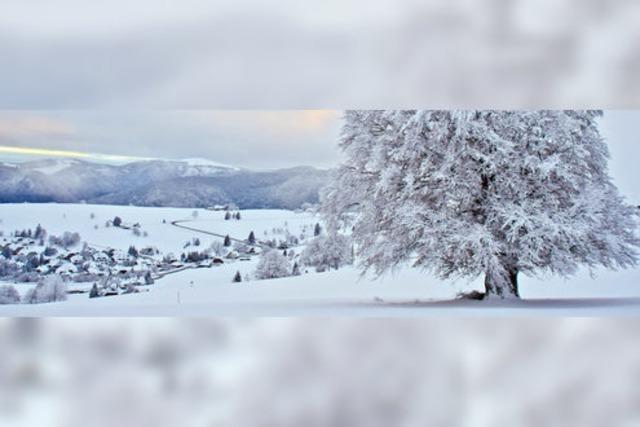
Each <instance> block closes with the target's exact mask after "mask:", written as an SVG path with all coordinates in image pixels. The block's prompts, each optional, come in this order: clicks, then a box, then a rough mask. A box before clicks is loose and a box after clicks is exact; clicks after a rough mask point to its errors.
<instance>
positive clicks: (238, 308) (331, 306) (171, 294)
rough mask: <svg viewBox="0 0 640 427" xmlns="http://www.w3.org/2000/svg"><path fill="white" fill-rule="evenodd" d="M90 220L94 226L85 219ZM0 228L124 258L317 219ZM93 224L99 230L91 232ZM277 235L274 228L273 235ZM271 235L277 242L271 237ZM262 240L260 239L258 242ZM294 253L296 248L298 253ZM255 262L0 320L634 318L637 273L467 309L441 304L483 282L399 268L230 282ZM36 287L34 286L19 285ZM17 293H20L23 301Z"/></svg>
mask: <svg viewBox="0 0 640 427" xmlns="http://www.w3.org/2000/svg"><path fill="white" fill-rule="evenodd" d="M91 214H93V218H92V217H91V216H92V215H91ZM116 215H117V216H120V217H121V218H122V219H123V221H125V222H127V223H140V225H141V228H142V230H144V231H146V232H147V233H148V236H147V237H143V236H134V235H133V234H132V233H131V231H129V230H123V229H120V228H114V227H105V226H104V225H105V223H106V221H107V220H110V219H113V217H114V216H116ZM0 220H1V221H2V222H0V230H2V231H4V233H5V235H6V234H7V233H9V232H11V231H13V230H15V229H23V228H34V227H35V226H36V225H37V224H41V225H42V226H43V227H44V228H46V229H47V230H48V231H49V233H50V234H60V233H62V232H64V231H77V232H79V233H80V235H81V237H82V240H83V241H86V242H88V243H89V244H91V245H94V246H98V247H113V248H117V249H122V250H126V249H127V248H128V247H129V246H130V245H132V244H133V245H136V246H149V245H151V246H156V247H157V248H158V249H159V250H160V251H162V252H164V253H168V252H173V253H176V254H178V253H180V252H181V251H183V245H184V243H185V242H187V241H189V240H192V239H193V238H195V237H197V238H199V239H200V240H201V242H202V244H201V245H202V247H208V246H209V245H210V244H211V243H213V242H214V241H220V240H221V239H220V238H219V237H215V236H211V235H207V234H203V233H198V232H195V231H190V230H185V229H181V228H178V227H175V226H174V225H172V224H171V222H172V221H175V220H188V221H189V222H188V223H185V225H188V226H190V227H194V228H198V229H201V230H206V231H210V232H213V233H216V234H221V235H225V234H229V235H230V236H231V237H233V238H237V239H245V238H246V237H247V236H248V234H249V233H250V232H251V231H254V232H255V235H256V237H257V238H258V239H267V238H272V237H276V236H277V235H278V233H281V231H282V230H284V229H288V230H289V231H290V232H291V233H293V234H299V233H300V232H301V231H302V230H304V229H305V227H306V229H307V230H309V229H310V228H311V227H312V226H313V225H314V224H315V223H316V222H317V221H318V218H317V217H315V216H314V215H312V214H309V213H295V212H292V211H283V210H247V211H242V219H241V220H240V221H235V220H230V221H225V220H224V212H216V211H206V210H198V215H197V217H196V218H194V216H193V209H174V208H142V207H132V206H104V205H101V206H98V205H62V204H13V205H0ZM96 225H97V228H96ZM274 229H275V230H274ZM274 231H275V234H274ZM265 232H266V234H265ZM295 250H296V251H298V252H299V250H300V248H298V249H295ZM257 262H258V257H252V259H251V260H250V261H227V262H225V264H224V265H222V266H220V267H213V268H202V269H188V270H185V271H181V272H177V273H173V274H169V275H167V276H165V277H163V278H161V279H159V280H157V281H156V283H155V284H154V285H152V286H149V287H148V288H149V290H148V292H141V293H137V294H131V295H119V296H114V297H108V298H95V299H89V298H88V297H87V294H77V295H69V299H68V300H67V301H65V302H57V303H49V304H35V305H28V304H20V305H0V315H2V316H21V315H24V316H91V315H98V316H164V315H172V316H194V315H231V316H256V315H285V316H288V315H295V316H299V315H303V316H304V315H359V316H388V315H391V316H416V315H433V314H436V315H438V314H464V315H466V314H473V315H476V314H490V315H504V314H519V313H523V314H527V315H529V314H550V315H556V314H559V315H564V314H575V315H592V314H593V315H600V314H626V313H640V271H638V270H637V269H636V270H629V271H621V272H610V271H604V270H603V271H597V272H596V276H595V277H594V278H592V277H590V275H589V272H588V271H583V272H580V273H579V274H578V275H577V276H575V277H573V278H570V279H568V280H565V279H562V278H557V277H550V278H539V279H533V278H528V277H523V278H522V280H521V287H522V296H523V298H525V299H528V301H523V302H519V303H515V304H513V303H511V304H502V303H491V304H488V303H486V302H474V301H442V300H448V299H451V298H453V297H454V296H455V295H456V293H457V292H459V291H462V290H469V289H480V286H481V280H476V281H474V282H471V283H469V282H467V281H464V280H460V281H457V282H443V281H441V280H438V279H437V278H434V277H432V276H431V275H429V274H428V273H424V272H420V271H416V270H414V269H410V268H406V269H401V270H400V271H398V272H397V273H396V274H393V275H389V276H385V277H382V278H380V279H377V280H374V278H372V277H365V278H362V277H360V274H359V272H358V271H357V270H356V269H355V268H353V267H348V268H344V269H341V270H339V271H332V272H327V273H316V272H315V271H313V270H309V271H308V273H307V274H303V275H302V276H299V277H290V278H284V279H275V280H263V281H257V280H250V281H248V282H242V283H231V280H232V278H233V276H234V274H235V272H236V271H240V272H241V273H242V275H243V276H247V275H250V274H251V273H252V272H253V270H254V269H255V266H256V264H257ZM16 286H17V287H20V286H25V287H26V286H33V284H16ZM23 292H24V288H22V291H21V293H23Z"/></svg>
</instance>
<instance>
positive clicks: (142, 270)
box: [0, 235, 240, 290]
mask: <svg viewBox="0 0 640 427" xmlns="http://www.w3.org/2000/svg"><path fill="white" fill-rule="evenodd" d="M227 255H228V256H227V258H228V259H237V258H239V257H240V255H239V254H237V253H236V252H235V251H230V252H229V253H228V254H227ZM223 263H224V260H223V258H222V257H217V256H212V255H210V254H208V253H207V252H206V251H203V252H198V256H197V257H189V256H185V254H183V255H182V256H181V257H180V258H177V257H175V256H174V255H172V254H168V255H165V256H163V255H161V254H160V252H159V251H158V250H157V249H155V248H153V247H144V248H142V249H136V248H135V247H133V246H132V247H130V248H129V250H127V251H123V250H119V249H114V248H103V249H101V248H97V247H94V246H91V245H88V244H86V243H84V244H77V245H74V246H73V247H71V248H65V247H61V246H55V245H50V244H49V245H47V244H43V241H42V239H40V240H37V239H35V238H32V237H24V236H18V235H13V236H9V237H0V281H5V282H7V281H12V282H18V283H20V282H37V281H39V280H40V279H41V278H42V277H43V276H47V275H50V274H56V275H59V276H61V277H62V278H63V279H64V280H65V281H66V282H68V283H69V284H70V289H83V290H88V287H91V285H92V284H95V283H97V284H101V283H102V284H109V286H111V284H112V283H114V282H117V283H118V285H119V286H120V287H126V288H127V289H129V290H130V289H131V288H132V286H139V285H149V284H151V283H153V280H154V279H155V278H158V277H161V276H163V275H164V274H167V273H171V272H174V271H176V270H180V269H184V268H193V267H200V268H202V267H213V266H218V265H221V264H223Z"/></svg>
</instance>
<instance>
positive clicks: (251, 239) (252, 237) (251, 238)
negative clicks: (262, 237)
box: [247, 231, 256, 245]
mask: <svg viewBox="0 0 640 427" xmlns="http://www.w3.org/2000/svg"><path fill="white" fill-rule="evenodd" d="M247 242H249V244H250V245H255V244H256V235H255V234H254V233H253V231H252V232H251V233H249V237H248V238H247Z"/></svg>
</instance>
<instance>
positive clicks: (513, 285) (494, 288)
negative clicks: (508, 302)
mask: <svg viewBox="0 0 640 427" xmlns="http://www.w3.org/2000/svg"><path fill="white" fill-rule="evenodd" d="M489 298H499V299H520V291H519V289H518V270H515V269H511V270H509V273H508V277H506V278H502V277H499V276H496V275H492V274H489V273H486V274H485V276H484V299H489Z"/></svg>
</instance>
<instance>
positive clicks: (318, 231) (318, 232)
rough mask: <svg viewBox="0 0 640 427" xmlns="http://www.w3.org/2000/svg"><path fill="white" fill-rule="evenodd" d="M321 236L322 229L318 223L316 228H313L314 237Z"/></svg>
mask: <svg viewBox="0 0 640 427" xmlns="http://www.w3.org/2000/svg"><path fill="white" fill-rule="evenodd" d="M320 234H322V227H321V226H320V223H316V226H315V227H314V228H313V235H314V236H316V237H318V236H319V235H320Z"/></svg>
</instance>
